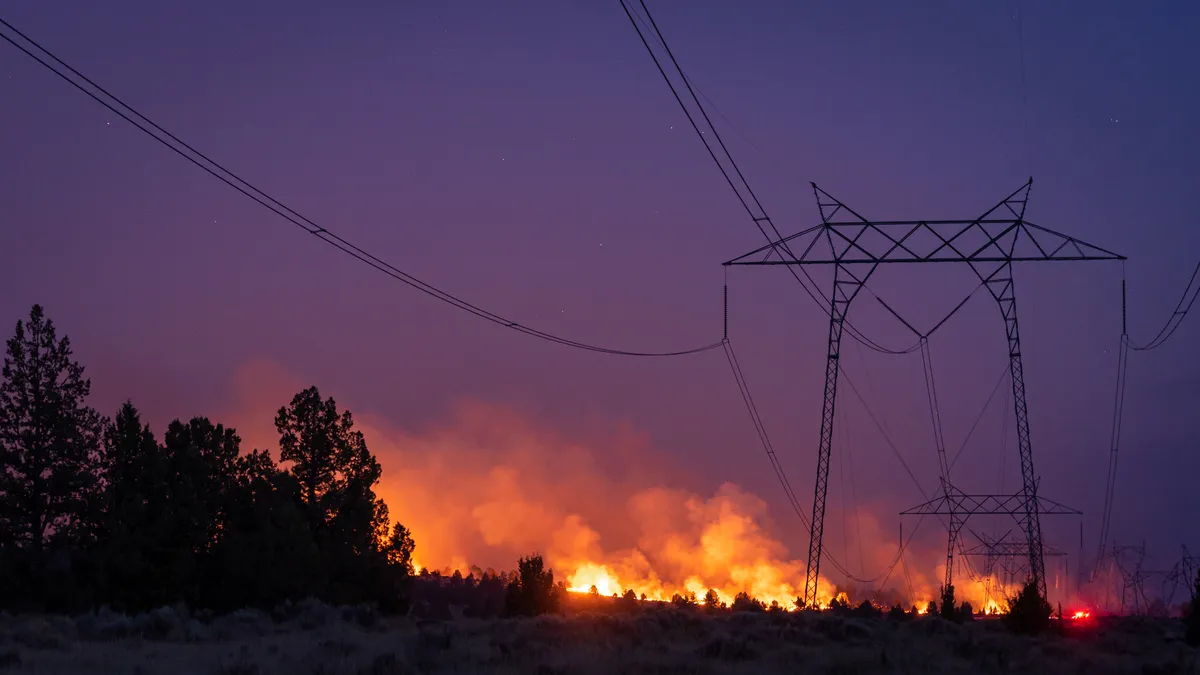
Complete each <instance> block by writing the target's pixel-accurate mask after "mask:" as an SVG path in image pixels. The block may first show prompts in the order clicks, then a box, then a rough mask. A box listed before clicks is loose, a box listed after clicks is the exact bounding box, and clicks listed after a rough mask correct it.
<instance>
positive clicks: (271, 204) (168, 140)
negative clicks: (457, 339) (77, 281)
mask: <svg viewBox="0 0 1200 675" xmlns="http://www.w3.org/2000/svg"><path fill="white" fill-rule="evenodd" d="M0 25H2V26H4V27H5V28H7V29H8V30H9V31H11V32H12V33H14V34H15V35H16V36H17V38H20V39H19V40H18V39H17V38H14V37H13V36H11V35H8V34H6V33H5V32H4V31H0V38H3V39H4V40H5V41H6V42H8V43H9V44H11V45H13V46H14V47H16V48H17V49H19V50H20V51H21V52H23V53H24V54H25V55H26V56H29V57H30V58H32V59H33V60H34V61H37V62H38V63H39V64H41V65H42V66H43V67H45V68H46V69H48V70H50V71H51V72H52V73H54V74H55V75H57V76H58V77H60V78H61V79H63V80H64V81H66V82H67V83H68V84H70V85H71V86H73V87H75V88H76V89H78V90H80V91H81V92H83V93H84V94H87V95H88V96H89V97H90V98H92V99H93V100H94V101H96V102H97V103H99V104H100V105H103V106H104V107H105V108H108V110H109V111H111V112H113V113H115V114H116V115H118V116H119V117H121V118H122V119H124V120H125V121H126V122H129V123H130V124H132V125H133V126H134V127H136V128H137V129H138V130H139V131H141V132H142V133H144V134H146V135H147V136H149V137H151V138H153V139H154V140H156V141H158V142H159V143H160V144H162V145H163V146H165V147H166V148H168V149H170V150H171V151H172V152H174V153H176V154H178V155H179V156H180V157H183V158H184V159H186V160H188V161H189V162H191V163H192V164H195V165H196V166H198V167H200V168H201V169H203V170H204V171H205V172H207V173H208V174H210V175H211V176H213V177H214V178H216V179H217V180H220V181H221V182H223V183H225V184H226V185H228V186H229V187H231V188H233V189H234V190H237V191H238V192H240V193H242V194H243V195H245V196H246V197H249V198H250V199H252V200H254V201H255V202H256V203H258V204H259V205H260V206H262V207H264V208H266V209H268V210H269V211H271V212H272V213H274V214H276V215H278V216H279V217H281V218H283V219H284V220H286V221H288V222H289V223H291V224H292V225H295V226H296V227H298V228H300V229H302V230H304V231H305V232H306V233H308V234H310V235H312V236H314V237H316V238H317V239H319V240H321V241H322V242H324V243H325V244H327V245H329V246H332V247H333V248H335V249H337V250H339V251H341V252H342V253H345V254H347V255H349V256H350V257H352V258H354V259H355V260H357V261H359V262H361V263H363V264H365V265H367V266H369V267H372V268H374V269H376V270H378V271H380V272H382V273H384V274H386V275H388V276H389V277H391V278H392V279H395V280H396V281H399V282H401V283H403V284H405V285H407V286H409V287H411V288H414V289H416V290H418V291H421V292H422V293H425V294H426V295H429V296H430V297H433V298H434V299H437V300H440V301H441V302H444V303H446V304H448V305H450V306H452V307H455V308H457V309H459V310H462V311H464V312H467V313H469V314H473V315H475V316H477V317H479V318H481V319H484V320H486V321H490V322H491V323H494V324H497V325H499V326H503V327H505V328H508V329H511V330H514V331H517V332H518V333H523V334H525V335H529V336H531V337H535V338H538V339H541V340H545V341H547V342H553V343H555V344H560V345H563V346H566V347H573V348H575V349H582V350H584V351H590V352H597V353H601V354H611V355H616V356H635V357H669V356H686V355H688V354H699V353H701V352H707V351H711V350H714V349H717V348H719V347H721V346H722V341H720V340H718V341H715V342H711V343H708V344H705V345H702V346H699V347H692V348H688V349H678V350H670V351H631V350H625V349H615V348H611V347H605V346H601V345H596V344H591V343H586V342H581V341H578V340H572V339H569V338H565V337H562V336H560V335H555V334H553V333H549V332H546V331H543V330H538V329H536V328H532V327H530V326H526V325H524V324H521V323H519V322H517V321H514V320H512V319H510V318H507V317H504V316H501V315H499V314H497V313H495V312H492V311H490V310H487V309H484V308H482V307H479V306H478V305H475V304H473V303H471V302H468V301H466V300H464V299H462V298H460V297H457V296H455V295H453V294H451V293H449V292H447V291H444V290H442V289H440V288H438V287H436V286H434V285H432V284H430V283H428V282H426V281H423V280H421V279H418V278H417V277H415V276H413V275H411V274H409V273H407V272H405V271H403V270H401V269H400V268H398V267H396V266H395V265H392V264H391V263H388V262H387V261H385V260H382V259H381V258H379V257H378V256H376V255H374V254H372V253H370V252H368V251H366V250H365V249H363V248H361V247H359V246H357V245H355V244H353V243H351V242H350V241H348V240H347V239H345V238H343V237H341V236H339V235H337V234H336V233H334V232H332V231H331V230H329V229H328V228H326V227H323V226H321V225H318V224H317V223H315V222H313V221H312V220H311V219H309V218H307V217H306V216H304V215H302V214H300V213H299V212H297V211H296V210H295V209H292V208H291V207H289V206H287V205H286V204H284V203H283V202H281V201H279V200H278V199H276V198H274V197H272V196H271V195H269V194H267V193H266V192H264V191H262V190H261V189H259V188H257V187H255V186H254V185H253V184H252V183H250V182H249V181H247V180H245V179H244V178H242V177H241V176H239V175H238V174H236V173H234V172H233V171H231V170H229V169H227V168H226V167H225V166H223V165H221V164H220V163H218V162H217V161H215V160H213V159H212V158H211V157H209V156H208V155H206V154H204V153H203V152H200V151H199V150H197V149H196V148H195V147H193V146H192V145H190V144H188V143H187V142H185V141H183V140H182V139H180V138H179V137H178V136H176V135H175V134H173V133H171V132H170V131H167V130H166V129H164V128H163V127H162V126H160V125H159V124H157V123H155V122H154V121H153V120H151V119H150V118H148V117H146V116H145V115H143V114H142V113H140V112H138V111H137V110H136V109H135V108H133V107H132V106H130V105H129V104H127V103H125V102H124V101H123V100H121V99H120V98H119V97H117V96H116V95H115V94H113V93H111V92H109V91H108V90H107V89H105V88H104V87H102V86H100V85H99V84H96V82H94V81H93V80H91V79H90V78H88V77H87V76H86V75H84V74H83V73H81V72H79V71H78V70H77V69H75V68H74V67H72V66H71V65H70V64H68V63H66V62H65V61H63V60H62V59H60V58H58V57H57V56H55V55H54V53H52V52H51V51H50V50H48V49H46V48H45V47H43V46H42V45H41V44H39V43H38V42H37V41H35V40H34V39H33V38H31V37H29V36H28V35H27V34H25V33H23V32H21V31H20V30H19V29H17V28H16V27H15V26H13V25H12V24H11V23H9V22H8V21H5V20H4V19H3V18H0ZM21 41H24V43H26V44H22V42H21ZM27 45H28V46H27ZM31 48H32V49H33V50H36V51H37V52H40V53H41V54H42V55H44V56H45V58H43V57H42V56H39V55H38V53H35V52H34V51H31ZM51 62H53V63H51ZM55 64H57V67H56V65H55ZM64 70H65V71H66V72H64ZM89 87H90V88H89Z"/></svg>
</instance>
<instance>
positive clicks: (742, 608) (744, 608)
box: [730, 591, 767, 612]
mask: <svg viewBox="0 0 1200 675" xmlns="http://www.w3.org/2000/svg"><path fill="white" fill-rule="evenodd" d="M766 608H767V607H766V605H764V604H763V603H762V601H761V600H758V599H756V598H752V597H750V594H749V593H747V592H746V591H739V592H738V594H737V595H735V596H733V604H731V605H730V609H732V610H733V611H735V612H762V611H764V610H766Z"/></svg>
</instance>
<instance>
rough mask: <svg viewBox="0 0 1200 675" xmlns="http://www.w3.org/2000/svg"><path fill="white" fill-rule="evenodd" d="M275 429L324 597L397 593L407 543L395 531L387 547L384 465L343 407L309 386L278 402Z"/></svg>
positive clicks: (405, 572) (358, 598)
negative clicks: (316, 556) (313, 545)
mask: <svg viewBox="0 0 1200 675" xmlns="http://www.w3.org/2000/svg"><path fill="white" fill-rule="evenodd" d="M275 428H276V429H277V430H278V431H279V434H280V438H279V447H280V459H281V461H282V462H287V463H289V467H288V469H287V471H288V473H289V474H290V475H291V476H292V477H293V478H294V479H295V481H296V483H297V484H298V485H299V488H300V501H301V503H302V505H303V508H304V509H305V512H306V514H307V517H308V520H309V526H310V528H311V530H312V532H313V536H314V538H315V540H316V541H317V545H318V548H319V549H320V551H321V558H322V567H323V569H325V570H326V571H327V573H328V582H329V590H328V593H327V597H328V599H330V600H332V601H334V602H362V601H366V600H379V601H381V602H383V601H385V600H386V601H390V600H392V599H395V598H396V597H397V596H399V595H401V594H402V593H403V590H402V588H403V586H404V585H405V584H406V582H407V578H408V576H409V574H410V572H411V566H410V565H407V564H405V563H404V555H405V554H404V549H405V546H407V545H408V544H406V543H405V538H404V537H401V539H399V540H397V541H396V542H395V545H396V546H399V548H398V549H395V550H389V549H390V548H392V542H390V541H389V537H390V536H392V535H396V534H397V532H396V530H395V528H394V527H393V528H392V530H389V529H388V528H389V518H388V509H387V505H386V504H384V502H383V500H381V499H379V497H378V496H377V495H376V494H375V486H376V484H377V483H378V482H379V479H380V477H381V475H382V473H383V469H382V467H381V466H380V464H379V461H378V460H377V459H376V458H375V456H374V455H372V454H371V452H370V450H369V449H368V448H367V443H366V440H365V439H364V437H363V434H362V432H361V431H359V430H357V429H355V428H354V418H353V416H352V415H351V414H350V411H348V410H347V411H344V412H341V413H339V412H338V408H337V403H336V402H335V401H334V400H333V399H332V398H329V399H322V398H321V393H320V392H319V391H318V390H317V388H316V387H309V388H308V389H305V390H304V391H301V392H300V393H298V394H296V395H295V396H294V397H293V398H292V401H291V403H290V404H288V405H287V406H285V407H283V408H280V409H279V413H278V414H277V415H276V417H275ZM401 531H402V532H403V533H404V534H405V535H407V533H408V531H407V530H405V529H403V528H401ZM407 536H408V540H409V541H411V535H407ZM407 555H409V556H411V548H410V549H409V550H408V553H407ZM397 556H399V557H398V558H397ZM392 560H398V561H399V562H400V564H399V565H394V564H392V562H391V561H392Z"/></svg>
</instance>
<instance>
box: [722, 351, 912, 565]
mask: <svg viewBox="0 0 1200 675" xmlns="http://www.w3.org/2000/svg"><path fill="white" fill-rule="evenodd" d="M722 345H723V346H724V347H725V358H726V360H727V361H728V362H729V368H730V370H732V371H733V378H734V380H735V381H736V382H737V385H738V393H739V394H741V397H742V402H743V403H744V404H745V405H746V411H747V412H748V413H750V421H751V423H752V424H753V425H754V431H755V433H756V434H758V439H759V442H760V443H761V444H762V446H763V450H764V451H765V452H766V454H767V458H768V460H769V461H770V462H771V469H772V470H773V471H774V472H775V477H776V478H777V479H778V480H779V484H780V485H781V486H782V487H783V492H784V494H785V495H786V496H787V500H788V504H789V505H791V507H792V510H793V511H794V512H795V513H796V516H797V517H798V518H800V522H801V523H803V524H804V526H805V527H809V523H810V521H809V518H808V514H806V513H805V512H804V507H803V506H801V504H800V500H799V499H797V498H796V492H795V490H793V489H792V485H791V481H789V480H788V478H787V474H786V473H785V472H784V470H783V465H782V464H781V463H780V461H779V455H778V454H776V452H775V446H774V445H773V444H772V443H771V438H770V436H769V435H768V434H767V428H766V426H765V425H764V424H763V421H762V416H761V415H760V414H759V412H758V406H756V405H755V403H754V396H753V395H752V394H751V393H750V386H749V385H748V384H747V383H746V376H745V374H744V373H743V372H742V366H741V363H740V362H739V361H738V358H737V353H736V352H734V350H733V343H732V342H730V341H729V338H728V337H727V338H726V339H725V340H723V341H722ZM851 386H853V385H851ZM889 442H890V441H889ZM901 461H902V462H903V460H901ZM906 468H907V467H906ZM910 475H911V473H910ZM918 525H919V523H918ZM914 534H915V531H914ZM911 541H912V537H909V539H908V541H907V542H900V543H899V546H898V549H897V552H896V557H895V559H893V560H892V562H891V563H890V564H889V565H888V566H887V568H886V569H884V571H883V572H882V573H881V574H878V575H876V576H875V577H873V578H870V579H864V578H862V577H859V576H856V575H854V574H851V572H850V570H849V569H848V568H847V567H846V565H844V564H842V563H841V562H840V561H839V560H838V559H837V558H835V557H834V556H833V555H832V554H831V553H830V551H829V549H828V548H825V547H824V546H822V551H823V552H824V554H825V556H826V558H827V559H828V560H829V561H830V564H832V565H833V567H834V569H836V570H837V571H838V572H840V573H841V574H842V576H844V577H846V578H847V579H849V580H850V581H855V582H858V583H861V584H874V583H875V582H877V581H879V580H881V579H882V580H884V583H886V581H887V579H888V578H890V577H891V575H892V572H893V571H894V570H895V568H896V565H898V564H899V562H900V558H901V556H902V555H903V552H904V549H905V548H906V547H907V546H908V543H909V542H911Z"/></svg>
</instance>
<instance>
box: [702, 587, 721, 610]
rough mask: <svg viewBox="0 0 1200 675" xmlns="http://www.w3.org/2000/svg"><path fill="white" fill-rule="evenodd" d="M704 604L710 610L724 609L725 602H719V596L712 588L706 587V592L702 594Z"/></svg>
mask: <svg viewBox="0 0 1200 675" xmlns="http://www.w3.org/2000/svg"><path fill="white" fill-rule="evenodd" d="M704 606H705V607H707V608H708V609H712V610H715V609H725V603H724V602H721V597H720V596H719V595H717V592H716V590H714V589H712V588H710V589H708V592H707V593H705V594H704Z"/></svg>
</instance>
